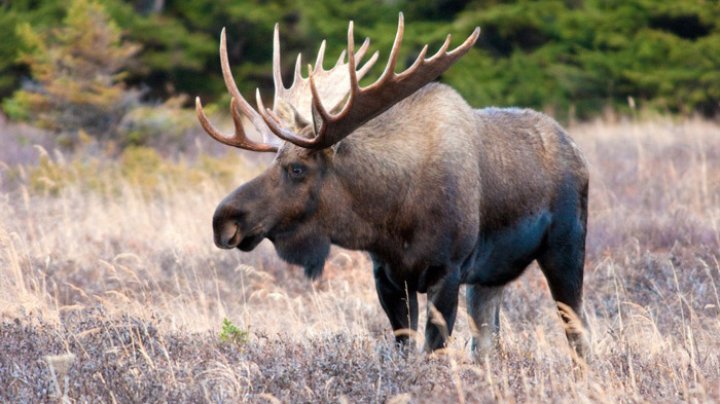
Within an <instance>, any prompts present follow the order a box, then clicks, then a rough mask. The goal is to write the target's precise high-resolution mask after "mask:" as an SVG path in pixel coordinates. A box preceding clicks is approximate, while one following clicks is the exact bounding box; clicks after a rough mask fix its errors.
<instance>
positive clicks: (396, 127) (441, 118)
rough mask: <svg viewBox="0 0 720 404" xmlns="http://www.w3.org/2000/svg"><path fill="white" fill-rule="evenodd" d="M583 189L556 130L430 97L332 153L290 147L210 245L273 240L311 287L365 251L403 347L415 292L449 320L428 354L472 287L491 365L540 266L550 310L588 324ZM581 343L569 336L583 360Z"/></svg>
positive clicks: (239, 197)
mask: <svg viewBox="0 0 720 404" xmlns="http://www.w3.org/2000/svg"><path fill="white" fill-rule="evenodd" d="M297 170H301V171H302V170H304V174H297V173H295V174H293V171H297ZM294 177H298V178H294ZM587 187H588V172H587V168H586V163H585V161H584V159H583V157H582V155H581V153H580V152H579V150H578V149H577V147H576V146H575V144H574V143H573V141H572V140H571V139H570V137H569V136H568V135H567V134H566V133H565V131H564V130H563V129H562V128H561V127H560V126H559V125H558V124H557V123H556V122H555V121H553V120H552V119H551V118H549V117H547V116H545V115H543V114H540V113H538V112H534V111H531V110H517V109H485V110H473V109H472V108H471V107H470V106H468V105H467V103H466V102H465V101H464V100H463V99H462V98H461V97H460V96H459V95H458V94H457V93H456V92H455V91H453V90H452V89H450V88H449V87H447V86H445V85H440V84H429V85H427V86H425V87H424V88H423V89H421V90H419V91H418V92H416V93H415V94H413V95H412V96H410V97H408V98H407V99H405V100H403V101H402V102H400V103H398V104H397V105H395V106H394V107H392V108H391V109H389V110H388V111H386V112H385V113H383V114H381V115H379V116H378V117H376V118H374V119H372V120H371V121H369V122H367V123H366V124H365V125H363V126H361V127H360V128H358V129H357V130H356V131H355V132H354V133H352V134H351V135H350V136H348V137H347V138H346V139H344V140H342V141H341V142H340V143H338V144H336V145H334V146H333V147H332V148H327V149H323V150H319V151H317V150H309V149H304V148H301V147H298V146H295V145H293V144H290V143H285V144H284V145H283V146H282V147H281V149H280V150H279V152H278V154H277V157H276V159H275V161H274V162H273V164H272V165H271V167H270V168H268V170H267V171H266V172H265V173H263V174H262V175H260V176H259V177H257V178H255V179H254V180H252V181H250V182H248V183H247V184H244V185H243V186H241V187H240V188H238V189H237V190H235V191H234V192H233V193H231V194H230V195H229V196H228V197H227V198H225V200H224V201H223V202H222V203H221V204H220V205H219V206H218V208H217V211H216V213H215V217H214V229H215V240H216V244H217V245H218V246H220V247H224V248H234V247H238V248H240V249H242V250H245V251H248V250H251V249H253V248H254V247H255V246H256V245H257V243H259V242H260V241H261V240H262V239H263V238H268V239H270V240H271V241H272V242H273V243H274V245H275V248H276V249H277V252H278V254H279V255H280V257H282V258H283V259H285V260H287V261H288V262H291V263H293V264H297V265H302V266H304V267H305V271H306V274H307V275H309V276H311V277H315V276H318V275H319V274H320V273H321V271H322V267H323V263H324V261H325V259H326V257H327V254H328V251H329V247H330V245H331V244H335V245H338V246H341V247H343V248H348V249H353V250H364V251H368V252H369V253H370V255H371V256H372V259H373V262H374V267H375V268H374V271H375V278H376V286H377V289H378V295H379V297H380V301H381V304H382V306H383V308H384V309H385V311H386V313H387V314H388V317H389V319H390V322H391V325H392V327H393V329H394V330H395V331H396V332H398V334H397V335H398V340H399V341H405V340H406V338H407V337H406V336H403V335H400V334H399V333H400V332H401V330H402V329H407V328H416V327H417V299H416V293H418V292H420V293H428V302H429V305H431V306H432V307H433V309H430V308H429V310H430V311H429V314H432V313H434V314H432V315H431V316H430V317H432V316H433V315H434V316H437V315H438V314H439V315H442V319H443V321H444V323H445V324H446V325H445V326H444V327H443V326H439V325H438V324H439V323H438V322H437V321H435V322H433V321H432V319H431V320H429V321H428V324H427V325H426V332H425V334H426V347H427V348H428V349H437V348H440V347H442V346H443V345H444V343H445V339H446V337H447V336H448V335H449V334H450V333H451V332H452V327H453V324H454V320H455V315H456V310H457V299H458V289H459V286H460V284H468V303H469V304H468V310H469V312H470V314H471V316H472V318H473V321H474V325H475V327H476V328H477V330H476V332H475V337H476V338H474V341H473V347H474V349H475V351H476V352H478V353H481V354H482V353H485V352H487V349H488V348H489V347H490V346H491V345H492V341H494V339H495V337H496V336H497V332H498V331H499V324H498V322H497V316H498V310H499V303H500V300H501V294H502V285H504V284H505V283H507V282H509V281H511V280H512V279H514V278H516V277H517V276H519V275H520V274H521V273H522V271H523V269H525V267H527V266H528V265H529V264H530V262H532V261H533V260H535V259H537V260H538V261H539V263H540V265H541V267H542V269H543V272H544V273H545V275H546V277H547V279H548V282H549V285H550V288H551V290H552V293H553V296H554V297H555V299H556V300H557V301H558V302H559V303H562V304H565V305H567V306H569V307H570V308H571V309H572V310H573V311H575V312H576V313H578V314H579V313H580V309H581V294H582V272H583V259H584V243H585V232H586V228H585V226H586V217H587ZM408 299H409V300H408ZM408 309H410V311H409V312H408ZM436 320H437V318H436ZM580 337H581V335H580V331H572V330H571V331H569V332H568V338H569V339H570V341H571V343H572V344H573V345H574V346H575V347H577V349H578V350H580V351H582V346H581V343H582V338H580Z"/></svg>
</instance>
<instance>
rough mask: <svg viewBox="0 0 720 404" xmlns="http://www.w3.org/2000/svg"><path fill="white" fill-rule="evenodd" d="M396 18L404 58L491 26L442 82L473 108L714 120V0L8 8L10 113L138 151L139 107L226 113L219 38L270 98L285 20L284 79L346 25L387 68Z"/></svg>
mask: <svg viewBox="0 0 720 404" xmlns="http://www.w3.org/2000/svg"><path fill="white" fill-rule="evenodd" d="M399 11H403V12H404V13H405V21H406V26H407V28H406V34H405V41H404V44H403V51H402V52H403V53H402V54H401V55H402V60H403V61H405V63H407V62H408V61H411V60H413V58H414V56H415V55H416V54H417V52H418V51H419V50H420V48H421V46H422V45H423V44H424V43H429V44H430V45H431V50H432V49H433V47H435V48H436V47H438V46H439V45H440V44H441V43H442V41H443V39H444V37H445V35H446V34H447V33H452V34H453V37H454V41H453V44H454V45H456V44H458V43H459V42H460V41H461V40H462V38H464V37H465V36H466V35H469V34H470V33H471V31H472V29H473V28H474V27H475V26H480V27H481V28H482V34H481V37H480V40H479V41H478V43H477V45H476V50H475V51H473V52H470V53H469V54H467V55H466V56H465V57H464V58H463V59H462V60H461V61H460V62H459V63H458V64H457V66H455V67H453V68H452V69H450V70H449V71H448V72H447V73H446V74H445V75H444V76H443V77H442V78H441V80H442V81H444V82H447V83H449V84H450V85H452V86H453V87H455V88H456V89H457V90H458V91H460V92H461V93H462V95H463V96H465V97H466V99H468V101H469V102H470V103H471V104H472V105H474V106H476V107H482V106H491V105H494V106H523V107H532V108H536V109H540V110H544V111H547V112H550V113H551V114H553V115H554V116H556V117H557V118H559V119H560V120H564V121H566V120H568V119H588V118H593V117H596V116H598V115H601V114H603V113H604V112H607V111H608V110H611V111H615V112H620V113H621V114H622V113H629V112H631V111H630V110H631V109H640V110H643V111H656V112H659V113H663V114H664V113H670V114H682V115H691V114H701V115H704V116H706V117H713V116H717V115H718V113H719V112H720V5H719V3H718V2H717V1H709V0H708V1H703V0H684V1H661V0H564V1H559V0H539V1H493V0H476V1H452V0H436V1H431V0H421V1H409V0H385V1H380V0H361V1H336V0H313V1H310V0H292V1H289V0H274V1H259V0H132V1H121V0H103V1H96V0H72V1H70V2H68V1H66V0H42V1H40V0H12V1H10V0H4V1H3V0H0V38H3V39H2V41H0V99H2V110H3V112H4V114H5V115H6V116H8V117H9V118H10V119H12V120H18V121H22V120H25V121H30V122H32V123H33V124H35V125H37V126H40V127H44V128H47V129H52V130H56V131H61V132H62V131H65V132H73V133H74V132H75V131H76V130H77V129H83V130H85V131H87V132H88V133H90V134H91V135H94V136H97V137H102V136H105V135H107V136H110V135H112V134H113V133H115V132H117V131H118V130H119V129H118V128H121V127H122V128H124V129H123V130H125V136H128V137H130V141H136V142H142V139H135V140H133V139H132V136H135V137H138V138H143V137H144V136H147V134H144V133H141V132H142V131H140V132H138V131H135V132H137V133H135V135H133V134H132V133H130V132H133V130H131V129H128V127H129V126H133V125H135V127H137V126H138V125H139V126H142V125H143V124H146V122H145V121H147V120H148V119H150V118H148V117H147V116H148V115H153V113H148V112H147V110H145V116H144V117H141V118H138V115H142V114H140V113H138V112H137V110H138V108H140V109H141V110H142V108H147V107H148V106H158V105H164V106H167V107H169V108H181V109H182V108H186V107H189V106H191V105H192V99H193V98H194V96H196V95H200V96H201V97H202V98H203V100H205V101H206V102H212V101H222V104H220V105H221V106H222V108H223V110H224V109H225V108H226V105H227V104H226V102H227V100H228V99H227V95H226V91H225V89H224V85H223V82H222V77H221V74H220V68H219V62H218V50H217V49H218V37H219V32H220V30H221V29H222V27H227V30H228V41H229V52H230V58H231V64H232V66H233V68H234V72H235V75H236V80H237V82H238V83H239V85H240V87H241V90H242V91H243V92H244V93H245V94H248V95H251V91H253V90H254V88H255V87H260V88H261V90H262V91H263V92H265V93H269V92H270V91H272V90H271V88H272V75H271V54H272V29H273V25H274V24H275V23H276V22H279V23H280V28H281V42H282V50H283V69H284V74H285V76H286V77H287V78H288V79H289V77H290V75H291V72H292V68H293V64H294V60H295V55H296V54H297V52H303V56H304V57H305V59H304V60H306V61H313V60H314V57H315V53H316V51H317V47H318V45H319V44H320V42H321V40H322V39H324V38H327V40H328V57H327V59H330V60H334V57H336V56H337V55H338V54H339V53H340V50H341V49H342V48H344V46H345V40H346V30H347V21H348V20H351V19H352V20H354V21H355V27H356V28H355V32H356V37H357V40H358V41H359V40H361V39H362V38H363V37H366V36H367V37H370V38H371V40H372V49H379V50H380V51H381V62H380V63H379V65H380V64H382V60H383V58H386V57H387V52H388V50H389V48H390V46H391V43H392V40H393V37H394V34H395V30H396V24H397V14H398V12H399ZM328 63H329V62H328ZM402 67H404V66H402ZM374 71H375V75H377V74H379V72H380V71H381V68H380V67H376V68H375V69H374ZM370 76H371V77H370V78H369V79H372V78H373V77H372V76H373V75H372V74H371V75H370ZM130 113H135V118H133V119H135V121H133V120H132V119H130V121H132V122H130V123H128V117H127V116H128V114H130ZM155 114H156V112H155ZM153 119H157V117H154V118H153ZM170 120H171V121H172V119H170ZM128 125H129V126H128ZM122 128H121V129H122Z"/></svg>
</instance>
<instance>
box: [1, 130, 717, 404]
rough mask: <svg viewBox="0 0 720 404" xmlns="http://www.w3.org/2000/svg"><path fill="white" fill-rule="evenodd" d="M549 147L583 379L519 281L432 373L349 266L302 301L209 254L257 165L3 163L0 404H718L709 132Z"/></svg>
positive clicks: (266, 254)
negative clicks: (571, 150)
mask: <svg viewBox="0 0 720 404" xmlns="http://www.w3.org/2000/svg"><path fill="white" fill-rule="evenodd" d="M3 130H4V131H5V132H7V131H8V130H20V131H23V130H27V129H22V128H21V129H17V128H15V127H10V129H8V126H7V125H6V126H5V127H4V129H3ZM569 130H570V132H571V134H572V135H573V136H574V138H575V139H576V140H577V143H578V144H579V145H580V147H581V149H582V150H583V151H584V152H585V155H586V157H587V159H588V161H589V164H590V168H591V192H590V219H589V235H588V241H587V250H588V251H587V259H586V276H585V312H586V315H587V317H588V321H589V328H590V332H591V335H592V351H593V354H592V358H591V361H590V363H589V364H588V365H587V367H585V368H584V369H582V368H576V367H574V365H573V362H572V361H571V360H570V355H569V351H568V348H567V344H566V342H565V337H564V333H563V329H562V324H561V321H560V320H559V319H558V317H557V315H556V314H555V311H554V305H553V303H552V300H551V298H550V295H549V292H548V289H547V285H546V283H545V280H544V279H543V278H542V275H541V273H540V271H539V270H538V268H537V267H536V266H535V265H533V266H531V267H530V268H529V269H528V270H527V271H526V273H525V274H524V275H523V276H522V277H521V278H520V279H518V280H517V281H516V282H514V283H513V284H512V286H510V287H509V288H508V289H507V290H506V293H505V298H504V302H503V311H502V315H501V323H502V328H503V330H502V342H501V344H502V350H501V351H500V352H498V354H497V355H495V356H494V357H491V358H487V359H486V360H484V361H481V362H479V363H477V362H474V361H473V360H472V358H471V357H470V355H469V338H470V330H469V326H468V323H467V319H466V317H465V315H464V314H462V315H460V316H459V320H458V323H457V325H456V328H455V332H454V334H453V338H452V341H451V343H450V345H449V347H448V349H446V350H445V351H444V352H441V353H438V354H434V355H430V356H429V355H426V354H424V353H421V352H411V353H410V354H409V355H406V356H403V355H401V354H399V353H398V352H396V351H395V350H394V348H393V344H392V336H391V333H390V328H389V323H388V321H387V319H386V318H385V315H384V314H383V312H382V309H381V307H380V304H379V303H378V301H377V297H376V295H375V291H374V284H373V280H372V275H371V265H370V263H369V260H368V258H367V257H366V256H365V255H364V254H363V253H359V252H348V251H342V250H335V251H334V252H333V255H332V256H331V259H330V261H329V262H328V264H327V266H326V268H325V273H324V275H323V277H322V279H321V280H319V281H316V282H311V281H309V280H306V279H304V277H303V275H302V270H301V269H299V268H296V267H292V266H289V265H286V264H284V263H282V262H281V261H280V260H279V259H278V258H277V257H276V256H275V254H274V251H273V249H272V246H271V245H270V244H262V245H261V246H260V248H258V249H257V250H256V251H255V252H253V253H251V254H248V253H242V252H240V251H230V252H229V251H223V250H219V249H217V248H215V247H214V245H213V243H212V228H211V217H212V213H213V210H214V208H215V206H216V204H217V203H218V202H219V201H220V199H221V198H222V197H223V196H224V195H225V194H227V193H228V192H230V191H231V190H232V188H233V186H236V185H239V184H240V183H242V181H244V180H247V179H249V178H251V176H252V175H254V173H256V172H258V169H259V168H258V167H257V165H258V164H262V163H261V162H257V161H254V160H249V159H244V158H243V159H242V160H239V161H240V162H236V163H237V164H238V165H237V166H231V167H230V168H229V170H230V171H229V172H230V173H231V175H230V180H229V181H226V180H220V179H218V177H216V176H213V175H206V173H205V174H203V173H202V172H200V171H202V169H201V168H197V167H200V165H197V164H195V165H189V166H184V165H182V164H180V165H177V164H176V166H177V167H179V166H182V167H184V168H182V169H179V168H177V167H176V166H173V167H176V168H172V169H171V168H167V167H166V169H165V171H163V172H162V174H158V175H153V176H151V178H150V179H148V178H146V177H142V174H143V171H142V170H140V171H139V172H134V171H128V170H126V166H122V167H120V166H119V164H129V163H127V159H126V160H125V163H115V162H101V163H98V165H93V164H95V163H92V162H83V156H82V155H80V156H79V157H78V156H74V157H72V158H69V157H67V156H63V155H60V154H56V153H53V152H50V153H49V154H48V155H47V156H46V157H43V158H41V159H40V163H37V162H36V163H28V162H24V160H23V159H25V157H22V158H21V157H18V156H30V154H33V155H35V156H36V157H34V158H36V159H37V155H38V154H39V155H42V154H43V153H44V150H43V149H41V148H38V149H36V150H35V149H32V148H29V149H28V148H27V147H23V146H22V145H14V146H12V148H11V147H10V146H8V147H7V148H6V149H5V152H4V153H5V154H4V156H3V157H4V160H2V161H4V163H3V164H0V172H2V177H0V178H2V181H3V183H2V185H3V188H2V189H3V191H2V193H0V212H2V213H0V401H1V402H34V401H43V402H46V401H79V402H99V401H100V402H158V401H159V402H178V401H191V402H198V401H211V402H239V401H258V402H266V401H273V402H274V401H278V400H279V401H282V402H327V401H333V402H337V401H341V402H379V401H387V402H408V401H410V402H463V401H466V402H488V401H498V400H499V401H524V402H538V401H554V402H577V401H603V402H618V401H619V402H638V401H650V402H657V401H662V402H676V401H695V402H712V401H719V400H720V338H718V336H719V335H720V297H719V292H718V286H719V285H720V263H719V261H720V252H719V251H720V127H719V126H718V125H717V124H714V123H710V122H705V121H701V120H693V119H689V120H682V121H671V120H668V119H660V118H658V119H656V120H652V121H647V122H631V121H620V122H617V121H613V122H610V121H607V122H597V123H586V124H579V125H573V126H571V127H570V128H569ZM3 136H7V134H3ZM30 137H32V136H30ZM3 142H5V140H3ZM11 149H12V153H13V154H12V156H11V155H10V154H9V153H10V152H9V151H8V150H11ZM28 150H30V152H28ZM230 152H231V153H235V154H236V155H243V156H245V155H247V154H249V152H240V151H230ZM88 153H90V152H88ZM140 156H141V157H142V158H143V159H144V160H142V159H141V160H142V161H143V162H147V161H148V160H147V155H145V154H140ZM136 157H137V156H136ZM27 158H31V157H27ZM249 158H251V157H249ZM150 160H152V159H150ZM88 161H90V160H88ZM121 161H122V160H121ZM218 161H225V160H218ZM227 161H230V162H232V161H235V160H232V159H230V160H227ZM38 164H39V165H38ZM43 164H44V166H43ZM143 164H146V163H143ZM153 164H156V165H157V164H160V163H157V162H155V163H153ZM163 164H164V163H163ZM227 164H230V163H227ZM227 164H226V165H227ZM38 167H42V168H38ZM88 167H91V168H90V169H88ZM153 167H155V168H157V166H153ZM163 167H164V166H163ZM188 167H190V168H188ZM203 167H204V168H203V169H204V170H208V169H212V167H213V166H212V165H211V164H206V165H204V166H203ZM208 167H210V168H208ZM195 169H197V170H198V171H199V173H198V174H197V175H194V173H190V174H192V175H190V174H188V172H192V171H193V170H195ZM224 169H226V170H227V169H228V167H224ZM183 170H185V171H183ZM68 173H70V174H68ZM128 173H130V174H128ZM225 174H227V173H225ZM173 175H175V176H178V175H180V176H183V177H182V178H186V177H185V176H188V175H189V176H188V177H187V178H191V179H192V180H182V181H177V180H173V177H172V176H173ZM226 177H227V175H226ZM223 178H225V177H223ZM150 180H152V181H150ZM142 181H146V182H147V181H150V182H149V183H145V182H142ZM231 184H232V185H231ZM463 293H464V291H463ZM463 301H464V299H463V298H461V302H463ZM421 303H423V307H424V300H421ZM460 311H461V313H464V305H463V304H462V303H461V307H460ZM224 319H227V320H228V321H229V322H230V323H232V325H233V326H234V327H233V326H230V327H228V323H227V322H226V323H225V326H223V320H224ZM421 324H422V322H421ZM417 338H418V345H419V346H422V335H418V336H417Z"/></svg>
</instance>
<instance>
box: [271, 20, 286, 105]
mask: <svg viewBox="0 0 720 404" xmlns="http://www.w3.org/2000/svg"><path fill="white" fill-rule="evenodd" d="M281 68H282V67H281V65H280V26H279V24H278V23H275V30H274V31H273V83H274V84H275V99H274V103H275V104H277V100H278V99H279V98H280V97H281V96H282V94H283V93H284V92H285V85H284V84H283V81H282V72H281V71H280V70H281Z"/></svg>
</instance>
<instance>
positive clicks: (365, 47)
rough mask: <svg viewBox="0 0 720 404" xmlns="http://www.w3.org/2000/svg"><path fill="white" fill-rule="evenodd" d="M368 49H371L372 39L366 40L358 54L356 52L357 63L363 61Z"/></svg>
mask: <svg viewBox="0 0 720 404" xmlns="http://www.w3.org/2000/svg"><path fill="white" fill-rule="evenodd" d="M368 48H370V38H365V40H364V41H363V43H362V45H360V48H359V49H358V50H357V52H355V60H356V61H357V62H360V61H361V60H362V58H363V56H365V53H366V52H367V50H368Z"/></svg>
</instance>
